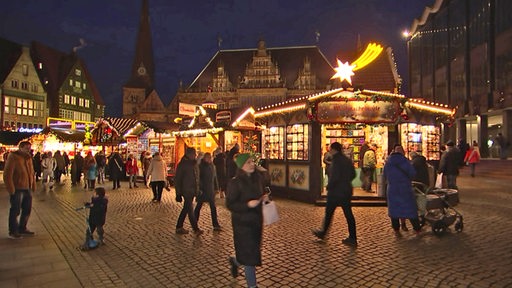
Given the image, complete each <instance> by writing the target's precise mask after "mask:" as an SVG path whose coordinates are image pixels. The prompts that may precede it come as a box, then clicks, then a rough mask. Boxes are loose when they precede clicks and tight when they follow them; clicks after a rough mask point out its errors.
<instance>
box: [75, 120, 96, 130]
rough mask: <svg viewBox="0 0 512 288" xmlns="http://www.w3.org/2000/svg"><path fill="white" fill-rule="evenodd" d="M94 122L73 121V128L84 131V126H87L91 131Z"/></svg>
mask: <svg viewBox="0 0 512 288" xmlns="http://www.w3.org/2000/svg"><path fill="white" fill-rule="evenodd" d="M94 125H95V123H94V122H80V121H75V130H80V131H85V130H86V129H85V126H88V127H89V131H92V129H93V128H94Z"/></svg>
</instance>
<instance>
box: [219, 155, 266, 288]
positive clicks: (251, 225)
mask: <svg viewBox="0 0 512 288" xmlns="http://www.w3.org/2000/svg"><path fill="white" fill-rule="evenodd" d="M235 163H236V165H237V167H238V170H237V172H236V175H235V177H234V178H233V179H231V180H230V181H229V182H228V187H227V195H226V206H227V208H228V209H229V210H230V211H231V222H232V225H233V238H234V239H233V240H234V244H235V252H236V258H235V257H230V259H229V260H230V264H231V275H232V276H233V277H236V276H238V267H239V266H240V265H244V266H245V279H246V281H247V286H248V287H256V267H255V266H260V265H261V238H262V234H263V215H262V205H261V202H262V201H263V200H265V199H266V198H268V196H267V195H266V194H264V192H263V191H264V190H263V184H262V183H263V182H264V181H263V175H262V174H261V173H260V171H264V169H263V168H259V167H258V169H256V165H255V164H254V160H253V159H252V158H251V157H250V155H249V154H248V153H243V154H238V155H237V156H236V157H235Z"/></svg>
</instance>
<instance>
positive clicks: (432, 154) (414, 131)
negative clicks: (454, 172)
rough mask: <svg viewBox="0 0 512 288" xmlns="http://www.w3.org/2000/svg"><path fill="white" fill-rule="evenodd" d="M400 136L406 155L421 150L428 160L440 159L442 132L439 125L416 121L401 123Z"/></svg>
mask: <svg viewBox="0 0 512 288" xmlns="http://www.w3.org/2000/svg"><path fill="white" fill-rule="evenodd" d="M400 134H401V135H400V136H401V137H400V138H401V142H402V146H403V147H404V150H405V153H406V154H405V155H406V156H407V157H409V154H410V153H411V152H413V151H415V152H420V153H421V154H422V155H423V156H425V158H427V160H439V158H440V149H439V147H440V139H441V135H440V134H441V133H440V129H439V127H437V126H433V125H420V124H416V123H403V124H400Z"/></svg>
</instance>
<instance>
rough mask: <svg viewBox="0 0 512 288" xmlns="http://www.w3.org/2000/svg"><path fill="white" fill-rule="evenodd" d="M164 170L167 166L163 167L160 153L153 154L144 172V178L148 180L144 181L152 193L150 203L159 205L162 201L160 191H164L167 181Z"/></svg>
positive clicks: (163, 163)
mask: <svg viewBox="0 0 512 288" xmlns="http://www.w3.org/2000/svg"><path fill="white" fill-rule="evenodd" d="M148 159H151V158H148ZM166 168H167V166H166V165H165V161H164V159H163V158H162V156H161V155H160V152H155V155H154V156H153V159H151V161H150V163H149V167H148V170H147V171H146V174H147V176H146V177H148V179H146V183H149V185H150V186H151V190H152V191H153V199H152V200H151V201H152V202H158V203H160V201H161V200H162V191H163V190H164V186H165V182H166V180H167V179H166V176H167V175H166V173H167V169H166Z"/></svg>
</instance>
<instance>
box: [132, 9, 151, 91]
mask: <svg viewBox="0 0 512 288" xmlns="http://www.w3.org/2000/svg"><path fill="white" fill-rule="evenodd" d="M154 76H155V64H154V61H153V44H152V40H151V28H150V26H149V4H148V0H142V9H141V12H140V23H139V31H138V34H137V42H136V43H135V57H134V59H133V65H132V71H131V75H130V80H129V81H128V83H126V86H128V87H136V88H146V95H147V94H149V93H150V92H151V90H152V89H153V86H154Z"/></svg>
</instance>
